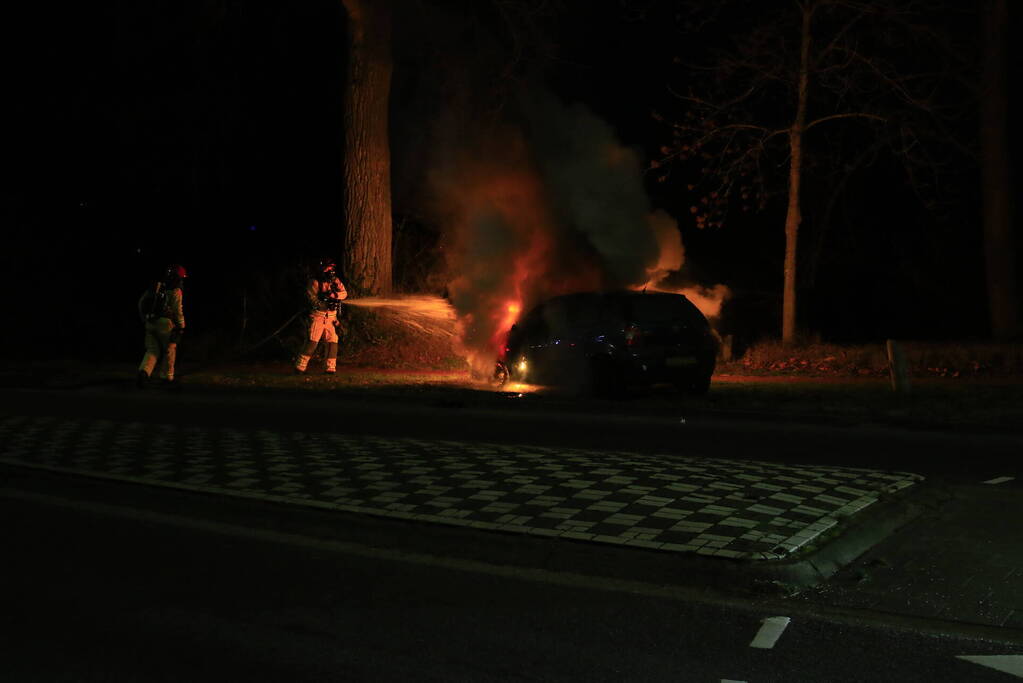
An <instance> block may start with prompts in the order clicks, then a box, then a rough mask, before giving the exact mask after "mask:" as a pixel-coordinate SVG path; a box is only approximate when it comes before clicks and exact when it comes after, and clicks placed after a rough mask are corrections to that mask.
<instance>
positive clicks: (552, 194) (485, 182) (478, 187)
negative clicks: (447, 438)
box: [430, 95, 720, 372]
mask: <svg viewBox="0 0 1023 683" xmlns="http://www.w3.org/2000/svg"><path fill="white" fill-rule="evenodd" d="M520 109H521V111H522V118H521V121H520V122H519V123H518V124H517V125H506V126H504V127H503V128H501V130H499V131H494V130H491V131H490V132H489V134H488V135H485V136H482V135H481V136H475V135H471V134H469V132H468V131H465V130H463V131H460V132H461V135H460V136H459V144H456V145H451V146H449V147H447V149H446V157H445V158H444V159H443V160H442V161H441V163H439V164H435V165H434V166H433V172H432V174H431V178H430V183H431V187H430V190H431V195H432V196H433V197H435V198H436V200H437V210H438V212H439V214H440V215H439V216H438V218H439V220H440V221H441V223H442V225H443V226H444V229H445V231H446V241H445V247H444V248H445V253H446V256H447V266H448V269H449V284H448V293H449V297H450V300H451V303H452V305H453V307H454V309H455V312H456V314H457V316H458V322H459V327H460V333H461V339H462V342H463V344H464V346H465V351H466V355H467V357H468V358H469V360H470V362H471V363H472V364H473V367H474V369H476V370H478V371H480V372H486V371H487V370H488V369H492V368H493V362H494V359H495V357H496V356H497V355H499V353H500V351H501V344H502V340H503V337H504V335H505V334H506V333H507V331H508V329H509V328H510V327H511V325H512V323H513V322H514V321H515V320H516V319H517V318H518V316H519V314H520V313H521V312H524V311H526V310H528V308H529V307H530V306H532V305H534V304H535V303H537V302H539V301H541V300H543V299H545V298H548V297H550V296H555V295H558V294H566V293H571V292H577V291H585V290H596V289H614V288H630V287H632V288H636V287H644V286H656V284H657V282H658V281H660V280H661V279H662V278H663V277H664V276H665V275H667V274H668V273H671V272H674V271H678V269H679V268H681V267H682V264H683V262H684V250H683V248H682V241H681V235H680V233H679V230H678V226H677V224H676V223H675V221H674V219H672V218H671V217H670V216H668V215H667V214H666V213H664V212H661V211H656V212H655V211H652V209H651V206H650V202H649V200H648V198H647V196H646V192H645V190H644V188H643V184H642V175H641V170H640V161H639V159H638V157H637V155H636V154H635V153H634V152H633V151H631V150H629V149H627V148H625V147H624V146H622V145H621V144H620V143H619V142H618V140H617V139H616V138H615V135H614V132H613V130H612V129H611V127H610V126H609V125H608V124H606V123H605V122H603V121H601V120H600V119H598V118H597V117H596V116H594V115H593V114H592V113H590V112H589V111H588V110H587V109H585V108H584V107H582V106H580V105H572V106H566V105H564V104H562V103H561V102H559V101H557V100H556V99H554V98H553V97H551V96H549V95H542V96H539V97H535V96H534V97H533V98H532V99H530V100H528V101H525V102H523V103H522V104H521V107H520ZM719 293H720V292H719ZM713 295H714V293H713V292H712V293H711V296H713ZM717 306H718V308H720V301H718V302H717Z"/></svg>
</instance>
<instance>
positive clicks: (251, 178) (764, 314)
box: [0, 0, 1019, 350]
mask: <svg viewBox="0 0 1023 683" xmlns="http://www.w3.org/2000/svg"><path fill="white" fill-rule="evenodd" d="M358 4H361V3H354V5H358ZM801 7H813V8H815V11H814V14H813V18H812V23H811V29H812V32H811V36H812V40H811V42H810V48H811V49H810V51H809V54H810V56H811V57H812V60H811V62H810V65H809V66H810V67H811V68H809V69H808V72H807V75H808V83H807V99H806V111H805V115H806V118H805V121H804V123H803V125H802V135H803V147H802V151H803V152H804V154H803V167H802V178H803V180H802V191H801V202H800V209H801V212H802V223H801V228H800V231H799V237H798V241H799V245H800V250H799V254H800V256H799V269H798V270H797V272H798V274H799V279H798V280H796V281H795V283H794V286H799V287H801V289H800V294H801V296H800V306H799V323H800V325H801V326H802V327H804V328H806V329H808V330H809V331H812V332H815V333H819V334H821V335H823V336H825V337H827V338H831V339H836V340H855V339H864V338H877V337H887V336H911V337H921V338H923V337H928V338H949V337H969V336H983V335H986V334H987V333H988V329H989V327H988V323H987V294H986V291H985V272H984V261H983V257H982V253H983V251H982V244H981V238H982V230H981V229H980V225H981V223H980V215H981V211H980V200H979V198H980V180H979V171H978V169H979V166H978V149H979V146H978V131H979V112H980V103H981V101H982V97H981V95H982V93H981V92H980V91H979V90H978V89H976V88H973V87H971V84H972V85H976V84H977V83H979V82H980V80H981V79H980V74H981V71H982V69H981V66H982V64H981V60H980V54H981V50H980V46H981V44H982V40H983V36H982V34H981V22H980V14H979V11H978V10H977V9H976V8H974V7H972V6H965V5H963V3H957V2H951V1H949V2H938V1H934V2H909V1H907V2H900V3H871V2H862V3H861V2H851V1H850V2H847V1H841V2H839V1H834V2H813V3H797V2H792V3H780V4H776V3H760V2H730V3H717V2H696V3H694V2H675V1H674V0H672V1H667V0H666V1H664V2H642V3H636V2H626V3H618V2H609V3H591V2H585V3H583V2H560V3H549V2H540V1H536V2H506V1H502V0H495V1H494V2H489V1H488V2H444V1H441V0H427V1H424V2H416V3H413V2H394V3H393V5H392V14H391V15H390V19H391V24H390V31H391V33H390V35H391V51H390V56H391V58H392V60H393V72H392V74H391V82H390V88H389V94H388V102H387V113H388V118H389V121H388V125H387V140H386V142H387V147H386V149H387V156H388V157H389V159H387V161H388V163H389V164H390V173H389V176H390V182H391V196H392V201H391V215H390V222H391V226H390V229H391V233H390V235H389V237H391V238H393V246H390V247H385V248H384V249H383V252H387V251H389V252H390V257H391V258H390V265H391V267H392V269H393V275H392V276H391V277H390V278H389V279H390V280H391V281H392V282H393V284H394V287H395V289H396V291H398V292H425V293H432V294H447V295H448V296H451V297H452V300H453V301H455V302H456V304H457V303H458V302H459V301H463V300H462V299H459V297H460V296H461V297H463V299H464V301H463V303H461V304H459V305H462V306H463V308H464V310H465V311H466V312H467V313H469V314H473V315H476V316H478V315H479V312H478V311H476V310H475V309H480V308H483V309H487V307H488V306H491V303H488V299H487V297H486V296H484V295H482V294H478V292H477V290H473V289H467V288H466V284H465V283H466V278H473V277H477V276H476V275H474V273H476V272H477V271H478V278H479V281H480V282H486V281H488V280H487V279H488V278H490V279H494V278H497V279H498V280H502V278H503V281H504V282H505V284H500V285H495V286H496V287H497V289H499V290H501V293H500V296H501V297H505V296H506V295H507V294H508V292H507V291H506V287H507V286H508V285H507V282H508V281H509V278H508V277H505V276H509V275H511V274H514V277H511V278H510V279H511V280H515V279H516V278H519V282H520V283H521V286H520V289H519V291H518V295H521V296H522V297H523V299H524V301H523V303H524V304H528V300H529V299H530V298H532V297H538V296H542V295H545V294H551V293H557V292H559V291H563V290H564V289H571V288H576V287H612V286H636V285H639V286H642V285H643V284H645V282H644V276H646V275H648V274H649V273H650V272H653V271H658V269H660V271H659V272H661V271H663V272H661V274H664V273H668V274H669V275H670V283H671V285H672V286H676V287H710V286H714V285H726V286H727V287H728V288H730V290H731V292H732V297H731V299H730V300H729V301H728V303H727V304H726V305H725V309H724V310H723V311H721V325H722V329H723V330H725V331H731V332H734V333H736V334H742V335H747V336H749V337H770V336H777V335H779V334H780V333H781V331H782V330H781V326H780V322H781V315H780V314H781V301H782V277H781V273H782V272H783V270H784V263H783V257H784V253H785V247H784V241H785V230H784V225H785V210H786V203H785V201H784V198H786V197H787V196H788V195H787V188H788V187H789V183H790V180H791V179H790V178H789V175H788V171H789V168H790V156H791V155H790V152H791V137H790V135H789V133H790V132H791V129H792V126H793V122H794V121H796V118H795V116H796V109H795V108H794V107H797V105H798V97H795V95H796V94H797V93H796V92H795V91H793V87H796V86H798V79H797V81H793V80H792V79H793V77H794V74H796V75H798V65H799V64H800V54H801V52H800V46H801V42H800V35H801V33H800V26H801V24H800V21H801V19H800V17H801V16H802V15H801V13H800V8H801ZM10 12H11V15H10V19H9V21H7V22H6V23H5V28H6V29H7V36H6V39H5V41H3V42H2V45H3V47H2V48H0V49H3V50H4V58H5V59H4V63H5V65H7V73H8V76H9V78H8V82H9V84H10V87H9V96H8V101H9V103H10V106H9V113H10V117H9V120H11V121H12V122H13V123H12V124H11V125H12V126H13V128H12V129H11V130H12V131H17V133H18V134H17V135H13V136H11V137H12V139H11V145H10V149H9V150H8V153H7V155H6V159H5V161H6V163H5V165H4V167H5V173H4V183H3V185H2V187H3V189H2V192H3V197H4V202H3V211H4V219H5V224H6V226H7V227H8V231H7V232H8V234H11V235H15V236H17V237H18V238H19V239H20V241H21V242H22V243H23V246H20V247H19V248H16V249H15V248H11V249H5V250H4V256H3V258H4V259H5V266H6V267H5V274H6V276H7V277H8V278H9V282H10V283H12V286H13V283H23V282H36V281H38V280H39V279H40V274H51V273H54V272H60V273H78V272H80V271H81V270H83V269H85V270H87V271H88V273H89V280H90V287H91V288H92V289H93V292H94V294H95V296H94V297H93V300H94V301H96V302H98V303H97V305H96V307H94V308H93V309H92V310H90V311H89V313H88V315H89V317H90V319H91V320H92V321H94V322H97V323H98V324H99V325H100V327H102V328H103V329H106V330H110V331H111V333H112V334H113V333H114V331H115V330H127V329H128V328H130V327H131V326H132V325H133V324H134V320H133V319H132V318H131V315H127V316H125V313H124V311H125V310H126V309H127V310H129V311H130V310H131V304H130V303H129V302H131V300H132V299H133V298H135V297H137V290H138V289H139V287H141V286H143V285H144V284H145V283H146V282H147V281H148V280H149V279H151V278H152V277H153V276H154V272H155V271H156V270H158V269H159V268H160V267H161V266H162V265H165V264H166V263H167V262H171V261H179V262H183V263H185V264H187V265H188V266H189V272H190V278H189V280H190V282H189V285H190V289H191V297H190V302H191V304H192V306H193V308H192V310H193V316H194V322H195V329H200V328H204V329H206V330H208V331H213V330H215V329H219V328H225V329H227V330H232V331H229V332H227V333H225V337H226V338H233V337H234V336H236V335H237V327H238V325H239V324H240V319H241V318H242V316H243V315H245V316H247V319H248V320H249V324H250V325H255V324H257V323H256V322H255V321H253V319H252V317H253V313H254V311H255V310H256V309H259V310H260V311H261V312H260V314H259V317H260V318H265V319H266V320H265V321H264V322H263V323H261V324H263V325H265V327H266V329H273V327H275V326H276V325H277V324H278V323H280V322H281V320H282V319H283V318H284V317H286V315H287V314H290V312H291V311H292V309H293V306H294V300H293V298H289V297H290V296H291V295H290V294H288V291H289V288H290V287H291V286H292V284H289V283H294V282H295V281H301V279H302V270H303V267H304V266H305V265H306V264H308V263H309V262H311V261H313V260H315V259H317V258H319V257H320V256H322V255H330V256H333V257H335V258H340V259H343V257H344V254H342V253H339V252H342V251H344V245H345V243H346V242H345V239H346V226H349V225H351V223H352V222H353V221H357V220H359V219H358V218H355V217H353V214H352V213H351V208H352V207H351V205H350V203H351V202H350V200H351V197H349V196H347V192H346V189H345V187H346V180H345V169H346V168H351V167H350V166H346V163H347V162H349V161H351V159H348V158H346V152H345V144H346V143H345V136H346V134H347V133H348V132H350V131H349V130H348V129H347V128H346V126H348V127H350V123H346V121H348V119H347V118H346V117H347V116H348V114H350V113H351V112H346V105H345V102H346V97H348V96H350V94H351V92H352V90H351V85H352V84H351V83H350V82H349V81H350V79H351V78H352V76H351V74H352V71H351V69H350V68H349V67H350V66H351V64H350V60H351V55H352V54H353V53H352V52H351V48H352V34H351V29H352V24H351V21H352V17H351V16H350V8H347V9H346V7H345V6H344V4H343V3H341V2H336V1H335V2H325V1H324V2H309V3H298V4H294V3H284V4H281V3H270V2H255V3H253V2H245V3H236V2H230V1H229V0H202V1H198V0H196V1H194V2H186V3H184V4H180V3H174V4H173V5H172V4H170V3H143V4H139V3H129V2H126V1H125V2H114V3H107V4H105V5H102V6H98V7H85V6H80V5H78V6H73V7H69V8H67V11H65V12H61V13H52V12H47V11H45V10H44V9H43V8H41V7H38V6H33V5H19V6H17V7H16V8H14V9H12V10H10ZM1008 57H1011V55H1007V58H1008ZM794 83H795V84H796V86H794V85H793V84H794ZM653 112H656V113H657V115H658V117H659V120H658V118H655V117H654V116H653V115H652V113H653ZM378 149H383V148H378ZM375 153H376V154H383V152H380V151H378V152H375ZM349 156H350V153H349ZM381 161H382V160H381V159H377V160H376V162H381ZM654 166H656V167H654ZM665 171H667V173H666V172H665ZM694 207H695V211H694V210H693V208H694ZM743 208H748V209H749V211H748V212H746V213H743V211H742V209H743ZM373 220H380V217H377V218H374V219H373ZM383 220H384V221H385V222H386V217H385V218H384V219H383ZM516 226H518V227H516ZM676 237H677V239H676ZM1011 239H1013V240H1017V241H1016V242H1012V243H1011V244H1010V245H1009V246H1008V247H1007V248H1009V249H1010V250H1012V251H1015V250H1018V249H1019V246H1018V238H1016V237H1011ZM683 245H684V247H683ZM666 255H670V257H668V256H666ZM363 261H364V259H363V260H360V261H359V263H363ZM659 264H660V265H659ZM665 264H668V266H665ZM356 265H358V264H349V266H348V267H349V268H354V267H355V266H356ZM343 275H344V276H348V274H347V273H343ZM353 275H354V273H353ZM42 280H43V282H44V288H46V287H49V285H45V283H46V282H51V281H52V280H51V279H49V278H47V277H43V278H42ZM270 282H273V283H279V284H275V285H274V286H269V285H268V284H267V283H270ZM480 287H481V288H482V289H480V290H478V291H485V286H484V285H480ZM54 289H56V287H55V286H54ZM513 289H514V287H513ZM255 292H261V294H259V297H260V299H261V302H262V303H258V304H257V303H256V302H255V301H254V300H253V297H254V296H256V294H254V293H255ZM513 293H514V292H513ZM273 297H277V299H278V300H277V301H271V299H272V298H273ZM243 301H245V302H246V304H245V306H247V307H248V308H245V309H244V310H245V313H244V314H243V312H242V311H243V304H242V302H243ZM1017 305H1018V304H1017ZM34 309H35V303H34V302H25V303H24V304H18V303H15V304H14V308H13V314H15V315H17V316H21V317H24V318H26V319H28V318H31V315H32V311H33V310H34ZM488 310H489V314H492V315H498V313H497V312H496V311H495V310H491V309H488ZM950 312H954V314H950ZM71 315H72V316H74V315H79V313H77V312H72V313H71ZM82 315H85V314H84V313H83V314H82ZM124 336H125V338H126V340H127V341H126V342H125V344H126V345H127V343H128V342H130V336H129V335H127V334H125V335H124ZM13 341H14V342H17V340H13ZM85 347H86V350H87V348H88V347H93V348H94V349H108V345H107V344H105V343H104V342H102V341H100V340H98V339H97V340H95V341H87V342H85Z"/></svg>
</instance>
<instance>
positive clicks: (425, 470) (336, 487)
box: [0, 415, 923, 561]
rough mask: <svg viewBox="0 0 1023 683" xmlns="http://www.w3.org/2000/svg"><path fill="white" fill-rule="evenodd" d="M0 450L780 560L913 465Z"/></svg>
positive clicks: (43, 421) (110, 469)
mask: <svg viewBox="0 0 1023 683" xmlns="http://www.w3.org/2000/svg"><path fill="white" fill-rule="evenodd" d="M0 462H4V463H8V464H14V465H20V466H27V467H33V468H40V469H45V470H51V471H58V472H67V473H75V474H83V475H88V476H92V477H100V478H106V479H114V480H120V481H129V482H137V483H142V484H148V485H157V486H165V487H172V488H178V489H186V490H193V491H201V492H209V493H217V494H227V495H231V496H241V497H249V498H258V499H263V500H271V501H276V502H285V503H292V504H298V505H306V506H313V507H318V508H328V509H334V510H339V511H345V512H355V513H362V514H369V515H375V516H380V517H389V518H396V519H402V520H416V521H422V522H430V523H439V524H445V525H454V526H462V527H470V528H474V529H481V530H493V531H503V532H517V533H524V534H530V535H535V536H540V537H558V538H566V539H573V540H578V541H589V542H595V543H606V544H614V545H617V546H634V547H641V548H649V549H656V550H660V551H666V552H674V553H691V554H696V555H701V556H711V557H722V558H732V559H746V560H757V561H765V560H768V561H769V560H782V559H786V558H789V557H791V556H792V555H793V554H795V553H796V552H797V551H798V550H800V549H801V548H804V547H806V546H808V545H812V544H814V542H815V541H820V540H822V536H823V535H825V534H826V533H827V532H828V531H829V530H832V529H836V528H840V527H841V526H842V525H845V524H847V523H848V522H849V521H850V520H851V518H853V517H854V516H855V515H857V514H858V513H860V512H861V511H863V510H865V509H867V508H869V507H870V506H872V505H874V504H876V503H878V502H879V501H882V500H884V499H886V498H890V497H892V496H893V495H894V494H896V493H897V492H899V491H901V490H903V489H906V488H907V487H911V486H914V485H916V484H918V483H920V482H921V481H922V480H923V477H921V476H920V475H917V474H912V473H907V472H889V471H881V470H873V469H860V468H848V467H828V466H814V465H792V464H783V463H773V462H761V461H756V460H736V459H719V458H704V457H688V456H682V455H672V454H663V455H644V454H635V453H627V452H604V451H596V450H578V449H565V448H545V447H536V446H517V445H498V444H487V443H463V442H458V441H441V440H423V439H409V438H382V437H372V436H348V435H339V434H321V433H306V432H285V433H281V432H275V431H267V430H259V429H253V430H241V429H234V428H210V427H195V426H181V425H174V424H151V423H141V422H130V421H114V420H81V419H79V420H66V419H57V418H50V417H26V416H16V415H15V416H5V417H2V418H0Z"/></svg>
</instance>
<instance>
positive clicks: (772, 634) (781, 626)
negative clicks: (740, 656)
mask: <svg viewBox="0 0 1023 683" xmlns="http://www.w3.org/2000/svg"><path fill="white" fill-rule="evenodd" d="M789 621H791V619H789V618H788V617H766V618H765V619H763V621H762V624H763V625H762V626H761V627H760V630H759V631H757V635H756V637H754V638H753V642H752V643H750V644H749V646H750V647H759V648H761V649H764V650H770V649H771V648H772V647H774V644H775V643H777V642H778V639H779V638H781V634H782V632H784V631H785V628H786V627H787V626H788V625H789Z"/></svg>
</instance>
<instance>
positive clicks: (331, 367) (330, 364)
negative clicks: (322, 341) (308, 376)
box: [324, 342, 337, 375]
mask: <svg viewBox="0 0 1023 683" xmlns="http://www.w3.org/2000/svg"><path fill="white" fill-rule="evenodd" d="M324 372H326V373H327V374H328V375H333V374H334V373H335V372H337V342H327V367H326V369H325V370H324Z"/></svg>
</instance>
